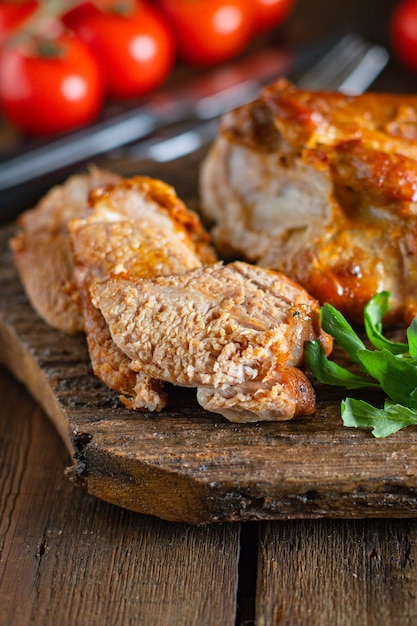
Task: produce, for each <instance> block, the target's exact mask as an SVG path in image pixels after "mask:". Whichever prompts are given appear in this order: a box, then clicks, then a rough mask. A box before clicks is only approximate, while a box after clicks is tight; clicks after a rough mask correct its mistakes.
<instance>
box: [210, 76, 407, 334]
mask: <svg viewBox="0 0 417 626" xmlns="http://www.w3.org/2000/svg"><path fill="white" fill-rule="evenodd" d="M201 196H202V204H203V210H204V213H205V215H206V216H207V217H208V218H209V219H211V220H212V221H213V222H214V228H213V236H214V239H215V242H216V244H217V246H218V248H219V249H220V251H221V252H222V253H223V254H226V255H233V256H238V257H240V258H243V259H246V260H249V261H251V262H256V263H257V264H259V265H261V266H263V267H269V268H274V269H278V270H280V271H282V272H284V273H286V274H288V275H289V276H290V277H292V278H293V279H294V280H296V281H298V282H299V283H300V284H302V285H303V286H304V287H305V288H307V289H308V290H309V292H310V293H311V294H312V295H314V296H315V297H317V298H318V299H319V300H320V302H322V303H324V302H330V303H332V304H333V305H334V306H336V307H337V308H338V309H339V310H341V311H342V312H343V313H344V314H345V315H346V316H347V317H348V318H350V319H351V320H352V321H354V322H361V321H362V319H363V307H364V305H365V304H366V303H367V302H368V300H369V299H370V298H371V297H372V296H373V295H374V294H375V293H377V292H379V291H383V290H386V291H389V292H390V293H391V300H390V306H391V311H390V314H389V316H388V317H387V319H386V322H398V321H400V320H403V321H405V322H406V323H409V322H410V321H411V319H412V318H413V317H414V316H415V315H416V314H417V97H416V96H410V95H405V96H402V95H392V94H376V93H367V94H363V95H359V96H347V95H343V94H340V93H326V92H310V91H305V90H300V89H297V88H296V87H294V85H292V84H291V83H289V82H288V81H287V80H284V79H282V80H280V81H277V82H276V83H275V84H273V85H271V86H270V87H268V88H266V89H264V90H263V92H262V93H261V94H260V97H259V98H258V99H257V100H255V101H254V102H252V103H250V104H248V105H245V106H243V107H241V108H239V109H236V110H234V111H232V112H230V113H228V114H226V115H225V116H224V117H223V119H222V122H221V126H220V132H219V136H218V138H217V139H216V140H215V142H214V144H213V146H212V148H211V150H210V152H209V154H208V156H207V158H206V160H205V162H204V164H203V167H202V172H201Z"/></svg>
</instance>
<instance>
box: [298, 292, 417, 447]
mask: <svg viewBox="0 0 417 626" xmlns="http://www.w3.org/2000/svg"><path fill="white" fill-rule="evenodd" d="M389 297H390V294H389V292H387V291H384V292H381V293H379V294H377V295H376V296H374V297H373V298H372V299H371V300H370V301H369V303H368V304H367V305H366V307H365V310H364V323H365V331H366V334H367V337H368V339H369V341H370V342H371V344H372V346H373V347H374V349H373V350H368V349H367V348H366V346H365V344H364V343H363V341H362V340H361V339H360V337H359V336H358V335H357V334H356V332H355V331H354V330H353V328H352V327H351V326H350V324H349V323H348V322H347V321H346V319H345V318H344V316H343V315H342V313H340V312H339V311H337V309H335V308H334V307H333V306H331V305H329V304H326V305H325V306H323V307H322V308H321V323H322V327H323V330H325V331H326V332H328V333H329V334H330V335H332V337H333V338H334V340H335V341H337V342H338V343H339V344H340V345H341V346H342V347H343V348H344V349H345V350H346V352H347V353H348V355H349V356H350V358H351V360H352V361H353V363H355V364H356V365H358V364H359V365H360V366H361V373H360V375H356V374H354V373H352V372H351V371H350V370H348V369H346V368H344V367H341V366H340V365H338V364H337V363H335V362H334V361H330V360H329V359H328V358H327V356H326V354H325V352H324V350H323V348H322V346H321V344H320V342H318V341H309V342H306V344H305V361H306V365H307V366H308V367H309V368H310V370H311V372H312V374H313V375H314V376H315V377H316V378H317V379H318V380H320V381H321V382H322V383H325V384H328V385H338V386H344V387H346V388H347V389H360V388H362V387H374V388H378V389H381V390H382V391H384V392H385V394H386V395H387V398H386V399H385V404H384V408H378V407H375V406H372V405H371V404H368V403H367V402H365V401H363V400H356V399H354V398H347V399H346V400H344V401H343V402H342V407H341V412H342V419H343V423H344V424H345V426H355V427H360V426H363V427H370V428H372V434H373V435H374V436H375V437H386V436H387V435H390V434H392V433H394V432H396V431H397V430H400V429H401V428H404V427H405V426H409V425H411V424H417V317H416V318H414V320H413V322H412V323H411V324H410V326H409V327H408V329H407V342H408V343H407V344H405V343H401V342H394V341H390V340H388V339H387V338H386V337H385V336H384V334H383V326H382V320H383V318H384V316H385V314H386V313H387V312H388V310H389Z"/></svg>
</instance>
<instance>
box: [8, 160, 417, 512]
mask: <svg viewBox="0 0 417 626" xmlns="http://www.w3.org/2000/svg"><path fill="white" fill-rule="evenodd" d="M114 169H118V170H119V171H121V173H125V174H131V173H135V172H134V168H133V170H132V167H131V166H126V165H123V164H119V165H118V167H116V166H115V167H114ZM136 173H138V172H137V170H136ZM140 173H150V174H152V175H156V176H159V177H160V178H164V179H165V180H167V182H170V183H171V184H174V185H175V186H176V188H177V190H178V192H179V194H180V195H181V197H183V198H184V199H185V200H186V201H187V202H188V204H189V206H192V207H193V208H196V207H197V206H198V200H197V193H196V174H195V171H193V168H192V167H191V168H190V167H186V168H183V169H175V168H172V167H171V168H169V170H164V171H162V170H161V171H159V169H158V167H157V168H156V169H155V167H154V168H152V167H149V168H148V169H147V170H146V169H143V168H142V169H141V172H140ZM14 230H15V225H14V224H11V225H6V226H3V227H2V228H1V229H0V281H1V300H0V361H1V362H3V363H4V364H5V365H6V366H7V367H9V368H10V370H11V371H12V372H13V374H14V375H15V376H16V378H17V379H19V380H20V381H22V382H23V383H24V384H25V385H26V386H27V388H28V389H29V391H30V392H31V393H32V395H33V396H34V397H35V398H36V399H37V400H38V401H39V403H40V404H41V405H42V407H43V408H44V410H45V412H46V414H47V415H48V416H49V417H50V419H51V420H52V421H53V423H54V424H55V426H56V428H57V430H58V432H59V433H60V434H61V436H62V438H63V440H64V441H65V443H66V445H67V447H68V449H69V450H70V453H71V454H72V455H73V457H74V464H73V466H72V467H70V468H68V469H67V470H66V474H67V476H68V477H69V478H70V479H71V480H72V481H74V482H75V483H76V484H77V485H79V486H81V487H83V488H85V489H86V490H87V491H88V492H89V493H90V494H93V495H94V496H97V497H98V498H101V499H103V500H105V501H107V502H111V503H113V504H115V505H118V506H121V507H125V508H127V509H131V510H134V511H138V512H140V513H145V514H151V515H155V516H158V517H160V518H163V519H166V520H172V521H182V522H188V523H192V524H199V523H207V522H220V521H235V520H261V519H291V518H319V517H329V518H365V517H413V516H417V428H415V427H410V428H407V429H405V430H403V431H400V432H398V433H396V434H395V435H392V436H390V437H388V438H386V439H380V440H377V439H375V438H373V437H372V436H371V434H370V433H369V432H367V431H364V430H356V429H348V428H345V427H343V425H342V422H341V419H340V400H341V398H343V397H344V395H345V392H344V391H341V392H340V393H339V391H338V390H337V389H334V388H329V387H323V386H321V385H317V387H316V393H317V399H318V407H317V412H316V414H315V415H313V416H311V417H308V418H296V419H293V420H291V421H289V422H281V423H267V422H264V423H259V424H232V423H229V422H227V421H226V420H225V419H223V418H222V417H220V416H217V415H214V414H210V413H207V412H205V411H203V410H202V409H201V408H200V407H199V406H198V404H197V402H196V400H195V394H194V392H193V391H192V390H182V389H179V388H171V394H170V395H171V403H170V405H169V406H168V407H167V409H166V410H164V411H163V412H162V413H159V414H150V413H137V412H130V411H127V410H126V409H125V408H124V407H123V406H122V405H121V404H120V402H119V400H118V397H117V395H116V394H115V393H113V392H112V391H110V390H108V389H107V388H106V387H105V386H104V385H103V384H102V383H101V382H100V381H99V380H98V379H97V378H96V377H95V376H94V374H93V373H92V370H91V366H90V361H89V356H88V352H87V348H86V342H85V338H84V336H83V335H81V334H80V335H78V336H75V337H69V336H66V335H64V334H63V333H60V332H57V331H55V330H54V329H52V328H50V327H48V326H47V325H46V324H44V323H43V322H42V321H41V320H40V319H39V318H38V316H37V315H36V314H35V312H34V311H33V309H32V308H31V306H30V304H29V303H28V301H27V298H26V296H25V294H24V292H23V290H22V287H21V285H20V282H19V279H18V277H17V275H16V272H15V270H14V268H13V265H12V262H11V255H10V252H9V250H8V240H9V238H10V236H11V235H12V233H13V232H14ZM45 454H48V450H45Z"/></svg>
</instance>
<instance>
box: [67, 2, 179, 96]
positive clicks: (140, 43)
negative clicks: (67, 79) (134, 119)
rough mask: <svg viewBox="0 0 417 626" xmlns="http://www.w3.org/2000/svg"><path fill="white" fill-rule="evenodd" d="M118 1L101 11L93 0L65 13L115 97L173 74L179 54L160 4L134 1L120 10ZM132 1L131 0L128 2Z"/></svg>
mask: <svg viewBox="0 0 417 626" xmlns="http://www.w3.org/2000/svg"><path fill="white" fill-rule="evenodd" d="M118 6H120V3H117V2H116V3H114V7H115V8H114V9H113V10H111V6H110V7H109V8H107V9H106V11H104V10H103V11H101V10H98V9H97V8H95V7H94V6H92V5H91V4H89V3H85V4H84V5H82V6H80V7H78V9H76V11H73V12H71V13H70V14H69V15H68V16H66V17H64V18H63V21H64V23H65V24H66V25H67V26H70V27H71V28H72V29H73V30H74V31H75V32H76V33H77V35H78V36H79V37H80V38H81V39H82V40H83V41H84V43H85V44H86V45H87V46H88V47H89V49H90V50H91V52H93V53H94V54H95V56H96V58H97V60H98V62H99V63H100V64H101V65H102V67H103V73H104V76H105V80H106V86H107V93H108V95H109V96H110V97H112V98H117V99H124V98H133V97H137V96H142V95H144V94H146V93H148V92H149V91H151V90H152V89H154V88H156V87H158V86H159V85H160V84H161V83H162V82H163V81H164V80H165V79H166V77H167V76H168V74H169V73H170V71H171V69H172V67H173V65H174V61H175V55H176V49H175V41H174V37H173V34H172V31H171V28H170V27H169V25H168V24H167V22H166V20H165V18H164V16H162V14H161V13H160V11H158V10H157V9H156V8H154V7H151V6H148V5H147V4H145V3H133V4H132V5H131V6H130V10H128V11H126V12H117V11H116V8H117V7H118ZM128 6H129V5H128Z"/></svg>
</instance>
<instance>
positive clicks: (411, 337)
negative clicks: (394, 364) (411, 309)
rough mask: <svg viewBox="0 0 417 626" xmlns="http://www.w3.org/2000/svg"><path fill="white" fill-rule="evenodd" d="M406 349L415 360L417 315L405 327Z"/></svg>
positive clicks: (416, 359)
mask: <svg viewBox="0 0 417 626" xmlns="http://www.w3.org/2000/svg"><path fill="white" fill-rule="evenodd" d="M407 340H408V351H409V353H410V357H411V358H412V359H413V361H417V317H415V318H414V319H413V321H412V322H411V324H410V326H409V327H408V328H407Z"/></svg>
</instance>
